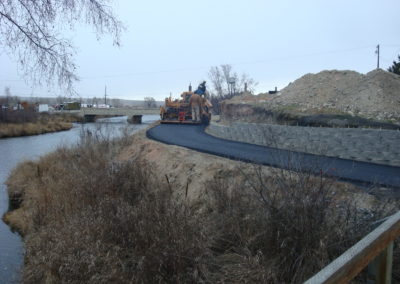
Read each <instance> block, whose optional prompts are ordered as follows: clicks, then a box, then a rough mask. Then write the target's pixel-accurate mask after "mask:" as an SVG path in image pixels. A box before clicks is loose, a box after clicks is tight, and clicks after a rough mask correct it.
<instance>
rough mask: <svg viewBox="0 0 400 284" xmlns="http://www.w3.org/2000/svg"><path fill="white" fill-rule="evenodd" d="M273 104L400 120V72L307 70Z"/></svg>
mask: <svg viewBox="0 0 400 284" xmlns="http://www.w3.org/2000/svg"><path fill="white" fill-rule="evenodd" d="M269 103H270V105H271V106H272V107H274V106H282V105H298V106H300V109H301V110H302V111H307V110H308V109H313V108H314V109H315V108H321V109H322V108H326V109H335V110H338V111H341V112H344V113H348V114H351V115H359V116H363V117H366V118H372V119H378V120H391V121H393V122H397V123H399V122H400V76H399V75H396V74H393V73H389V72H386V71H384V70H382V69H377V70H374V71H371V72H369V73H367V74H365V75H364V74H360V73H357V72H355V71H348V70H346V71H337V70H332V71H322V72H320V73H317V74H306V75H304V76H303V77H301V78H299V79H297V80H296V81H294V82H293V83H290V84H289V85H288V86H287V87H286V88H284V89H282V91H281V92H280V93H278V95H277V96H275V97H274V98H272V99H271V100H269Z"/></svg>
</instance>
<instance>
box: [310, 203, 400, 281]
mask: <svg viewBox="0 0 400 284" xmlns="http://www.w3.org/2000/svg"><path fill="white" fill-rule="evenodd" d="M399 235H400V211H398V212H397V213H396V214H394V215H392V216H391V217H390V218H388V219H387V220H386V221H385V222H384V223H383V224H381V225H380V226H379V227H377V228H376V229H375V230H373V231H372V232H371V233H369V234H368V235H367V236H365V237H364V238H363V239H362V240H360V241H359V242H358V243H356V244H355V245H354V246H352V247H351V248H349V249H348V250H347V251H346V252H344V253H343V254H342V255H341V256H339V257H338V258H337V259H335V260H334V261H333V262H331V263H330V264H329V265H328V266H326V267H325V268H324V269H322V270H321V271H320V272H318V273H317V274H315V275H314V276H313V277H311V278H310V279H308V280H307V281H306V282H305V284H317V283H318V284H319V283H324V284H327V283H348V282H350V280H351V279H353V278H354V277H355V276H356V275H357V274H358V273H360V271H361V270H362V269H363V268H364V267H366V266H367V265H368V264H369V269H368V282H367V283H377V284H383V283H385V284H386V283H391V275H392V257H393V241H394V239H396V238H397V237H398V236H399Z"/></svg>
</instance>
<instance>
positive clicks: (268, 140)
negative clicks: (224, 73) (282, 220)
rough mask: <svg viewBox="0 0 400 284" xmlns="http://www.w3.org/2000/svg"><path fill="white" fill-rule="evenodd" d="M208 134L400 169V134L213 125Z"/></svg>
mask: <svg viewBox="0 0 400 284" xmlns="http://www.w3.org/2000/svg"><path fill="white" fill-rule="evenodd" d="M206 131H207V133H209V134H211V135H214V136H217V137H220V138H224V139H228V140H235V141H241V142H246V143H251V144H258V145H264V146H270V147H275V148H280V149H286V150H292V151H298V152H306V153H312V154H318V155H325V156H331V157H339V158H344V159H352V160H358V161H365V162H372V163H378V164H386V165H392V166H399V167H400V131H398V130H379V129H363V128H327V127H302V126H284V125H271V124H258V123H244V122H233V123H232V124H231V125H228V126H226V125H221V124H218V123H215V122H212V123H211V124H210V125H209V127H208V128H207V130H206Z"/></svg>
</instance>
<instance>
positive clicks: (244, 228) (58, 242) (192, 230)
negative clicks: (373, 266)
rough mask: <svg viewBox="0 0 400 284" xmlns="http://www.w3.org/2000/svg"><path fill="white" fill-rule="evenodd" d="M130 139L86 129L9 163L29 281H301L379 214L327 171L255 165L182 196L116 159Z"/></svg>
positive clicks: (142, 167)
mask: <svg viewBox="0 0 400 284" xmlns="http://www.w3.org/2000/svg"><path fill="white" fill-rule="evenodd" d="M130 141H132V140H131V138H130V137H124V138H121V139H120V140H109V139H106V140H101V139H99V138H98V137H96V136H95V135H91V136H85V137H83V138H82V141H81V143H80V145H79V146H77V147H76V148H73V149H66V148H63V149H59V150H58V151H57V152H56V153H52V154H49V155H47V156H45V157H43V158H41V159H40V160H39V161H38V162H26V163H23V164H20V165H19V166H18V167H17V168H16V169H15V170H14V171H13V172H12V174H11V176H10V177H9V179H8V182H7V183H8V190H9V195H10V197H11V198H12V200H13V203H14V206H16V207H19V209H16V210H14V211H12V212H10V213H8V214H7V215H6V216H5V218H4V219H5V220H6V221H7V222H9V223H11V224H12V225H13V226H14V227H15V228H17V229H18V230H19V231H20V232H21V233H22V234H23V236H24V241H25V249H26V256H25V266H24V268H23V282H24V283H199V282H200V283H300V282H302V281H303V280H305V279H307V278H308V277H310V276H311V275H313V274H314V273H315V272H317V271H318V270H320V269H321V268H322V267H324V266H325V265H326V264H327V263H329V262H330V261H331V260H333V259H334V258H335V257H336V256H338V255H339V254H340V253H342V252H343V251H344V250H345V249H347V248H348V247H349V246H351V245H352V244H354V243H355V242H356V241H357V240H358V239H359V238H361V237H362V236H363V235H365V234H366V232H368V231H369V230H371V221H372V220H375V219H378V218H379V217H380V216H381V215H380V214H381V211H380V210H375V209H374V210H373V209H371V211H370V212H365V211H363V212H360V211H359V210H357V207H355V206H354V204H353V203H352V202H351V201H349V200H340V199H337V198H335V191H336V190H337V189H336V188H335V187H334V186H333V184H334V183H333V182H332V181H331V180H329V179H326V178H324V177H319V178H315V177H313V176H311V175H310V174H307V173H303V174H296V173H291V172H287V171H280V170H277V171H276V172H275V175H274V176H272V177H271V176H266V175H264V174H263V171H262V170H260V169H258V168H254V170H253V171H243V172H242V177H241V178H239V179H237V180H236V181H235V182H232V181H231V180H227V179H225V178H223V177H221V176H215V177H214V179H213V181H212V182H210V183H209V184H205V185H204V186H205V187H206V188H207V190H206V191H205V192H206V194H205V196H204V197H203V198H202V199H201V200H196V201H189V200H188V199H186V198H185V197H184V195H183V197H179V198H178V197H177V196H178V194H177V192H176V189H175V188H174V187H173V186H172V184H171V183H170V182H169V181H168V179H165V178H164V177H162V178H161V177H158V175H157V173H155V172H154V169H153V167H151V166H150V165H148V164H147V163H146V162H145V161H144V160H142V159H139V158H137V159H133V160H128V161H124V162H121V161H119V160H117V159H116V158H115V157H117V156H118V154H119V153H120V152H121V150H122V149H124V147H126V146H128V145H129V144H130V143H131V142H130ZM136 147H139V148H140V147H141V145H136ZM165 167H168V165H165ZM386 213H387V212H386ZM395 258H396V259H395V261H396V262H397V263H398V255H397V256H395Z"/></svg>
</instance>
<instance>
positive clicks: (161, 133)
mask: <svg viewBox="0 0 400 284" xmlns="http://www.w3.org/2000/svg"><path fill="white" fill-rule="evenodd" d="M147 137H149V138H151V139H154V140H157V141H160V142H164V143H167V144H174V145H178V146H183V147H186V148H190V149H193V150H197V151H200V152H205V153H209V154H213V155H217V156H221V157H226V158H230V159H234V160H239V161H245V162H252V163H257V164H263V165H269V166H273V167H278V168H284V169H292V170H296V171H311V172H313V173H316V174H318V173H320V172H321V171H322V172H323V173H325V174H327V175H331V176H334V177H337V178H339V179H341V180H349V181H352V182H356V183H359V184H362V185H370V184H380V185H385V186H391V187H398V188H400V167H394V166H386V165H379V164H373V163H367V162H360V161H353V160H347V159H341V158H333V157H325V156H318V155H313V154H306V153H300V152H292V151H288V150H282V149H276V148H271V147H264V146H259V145H254V144H247V143H242V142H236V141H231V140H224V139H221V138H216V137H214V136H211V135H208V134H206V133H205V132H204V126H195V125H173V124H160V125H157V126H155V127H153V128H151V129H149V130H148V131H147Z"/></svg>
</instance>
